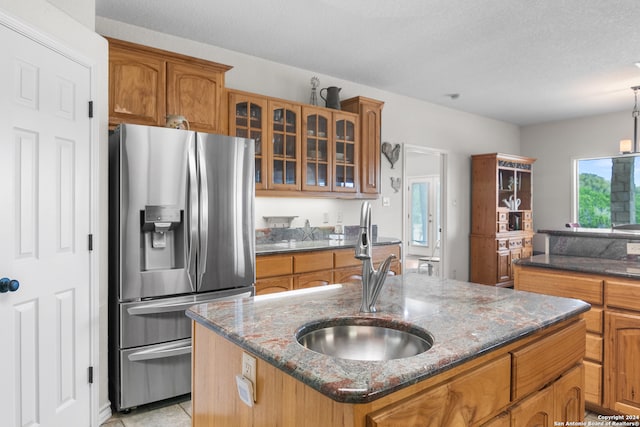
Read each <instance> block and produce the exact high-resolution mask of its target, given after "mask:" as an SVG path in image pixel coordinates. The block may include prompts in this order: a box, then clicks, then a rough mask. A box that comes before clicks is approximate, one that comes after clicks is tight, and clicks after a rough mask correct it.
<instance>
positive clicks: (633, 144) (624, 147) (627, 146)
mask: <svg viewBox="0 0 640 427" xmlns="http://www.w3.org/2000/svg"><path fill="white" fill-rule="evenodd" d="M631 90H633V96H634V97H635V103H634V105H633V111H632V112H631V116H632V117H633V141H632V140H630V139H623V140H621V141H620V152H621V153H622V154H629V153H637V152H638V116H639V115H640V111H638V90H640V86H633V87H632V88H631Z"/></svg>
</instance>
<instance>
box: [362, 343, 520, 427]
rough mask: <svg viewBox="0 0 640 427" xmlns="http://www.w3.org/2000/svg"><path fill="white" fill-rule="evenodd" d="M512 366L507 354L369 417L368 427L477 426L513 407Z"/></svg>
mask: <svg viewBox="0 0 640 427" xmlns="http://www.w3.org/2000/svg"><path fill="white" fill-rule="evenodd" d="M510 365H511V359H510V357H509V355H504V356H502V357H500V358H498V359H497V360H495V361H492V362H490V363H487V364H486V365H484V366H481V367H479V368H477V369H475V370H474V371H472V372H470V373H468V374H465V375H462V376H461V377H459V378H457V379H455V380H452V381H450V382H447V383H446V384H443V385H441V386H438V387H434V388H432V389H430V390H428V391H425V392H423V393H420V394H418V395H416V396H414V397H411V398H409V399H406V400H404V401H401V402H399V403H397V404H394V405H389V406H386V407H385V408H383V409H381V410H379V411H376V412H373V413H371V414H368V415H367V426H370V427H393V426H426V425H452V426H458V425H459V426H468V425H473V424H475V423H477V422H478V421H480V420H483V419H486V418H488V417H490V416H491V415H492V414H495V413H496V412H498V411H499V410H501V409H502V408H504V407H505V406H507V405H508V404H509V402H510V397H509V394H510V387H511V378H510V372H511V371H510ZM454 396H455V398H452V397H454Z"/></svg>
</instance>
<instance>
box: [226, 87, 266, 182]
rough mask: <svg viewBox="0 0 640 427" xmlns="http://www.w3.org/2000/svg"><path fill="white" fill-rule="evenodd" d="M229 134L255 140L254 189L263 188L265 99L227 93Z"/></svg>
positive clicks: (264, 171) (264, 168)
mask: <svg viewBox="0 0 640 427" xmlns="http://www.w3.org/2000/svg"><path fill="white" fill-rule="evenodd" d="M229 116H230V117H229V134H230V135H232V136H238V137H241V138H251V139H253V140H254V141H255V180H256V190H258V189H261V190H263V189H265V188H267V187H266V182H265V179H266V177H267V174H266V166H267V162H266V158H265V154H266V150H265V149H264V144H265V136H266V133H267V132H266V130H267V99H266V98H260V97H256V96H250V95H245V94H241V93H235V92H230V93H229Z"/></svg>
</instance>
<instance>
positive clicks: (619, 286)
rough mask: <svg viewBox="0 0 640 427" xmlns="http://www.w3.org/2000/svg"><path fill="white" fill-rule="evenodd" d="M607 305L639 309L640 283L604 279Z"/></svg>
mask: <svg viewBox="0 0 640 427" xmlns="http://www.w3.org/2000/svg"><path fill="white" fill-rule="evenodd" d="M605 292H606V300H607V306H609V307H618V308H626V309H628V310H635V311H640V283H637V282H627V281H622V280H606V281H605Z"/></svg>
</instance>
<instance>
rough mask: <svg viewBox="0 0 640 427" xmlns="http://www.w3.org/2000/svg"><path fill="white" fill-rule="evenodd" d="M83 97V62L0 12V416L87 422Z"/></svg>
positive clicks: (86, 83)
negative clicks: (12, 24) (9, 23)
mask: <svg viewBox="0 0 640 427" xmlns="http://www.w3.org/2000/svg"><path fill="white" fill-rule="evenodd" d="M89 96H90V70H89V69H87V68H86V67H84V66H81V65H79V64H78V63H76V62H74V61H72V60H70V59H68V58H67V57H65V56H63V55H61V54H59V53H57V52H54V51H53V50H51V49H49V48H47V47H45V46H43V45H41V44H39V43H37V42H35V41H33V40H31V39H30V38H28V37H26V36H24V35H21V34H18V33H17V32H14V31H13V30H10V29H9V28H7V27H5V26H3V25H2V24H1V23H0V200H2V205H1V206H2V208H1V209H0V277H6V278H9V279H14V280H17V281H18V282H19V288H18V289H17V290H16V291H15V292H4V293H0V325H1V326H0V343H1V344H2V352H0V414H1V415H0V417H1V418H0V424H1V425H3V426H11V427H13V426H39V425H42V426H48V427H49V426H65V427H68V426H82V427H86V426H88V425H90V424H91V419H90V418H91V407H90V403H91V399H90V385H89V383H88V376H87V372H88V367H89V363H90V360H91V359H90V323H91V318H90V307H89V303H90V300H89V298H90V289H89V284H90V268H89V267H90V253H89V250H88V244H87V241H88V234H89V230H90V228H89V227H90V216H89V214H90V182H89V178H90V175H89V163H90V132H91V129H90V121H89V118H88V114H87V111H88V101H89ZM0 286H1V285H0Z"/></svg>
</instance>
